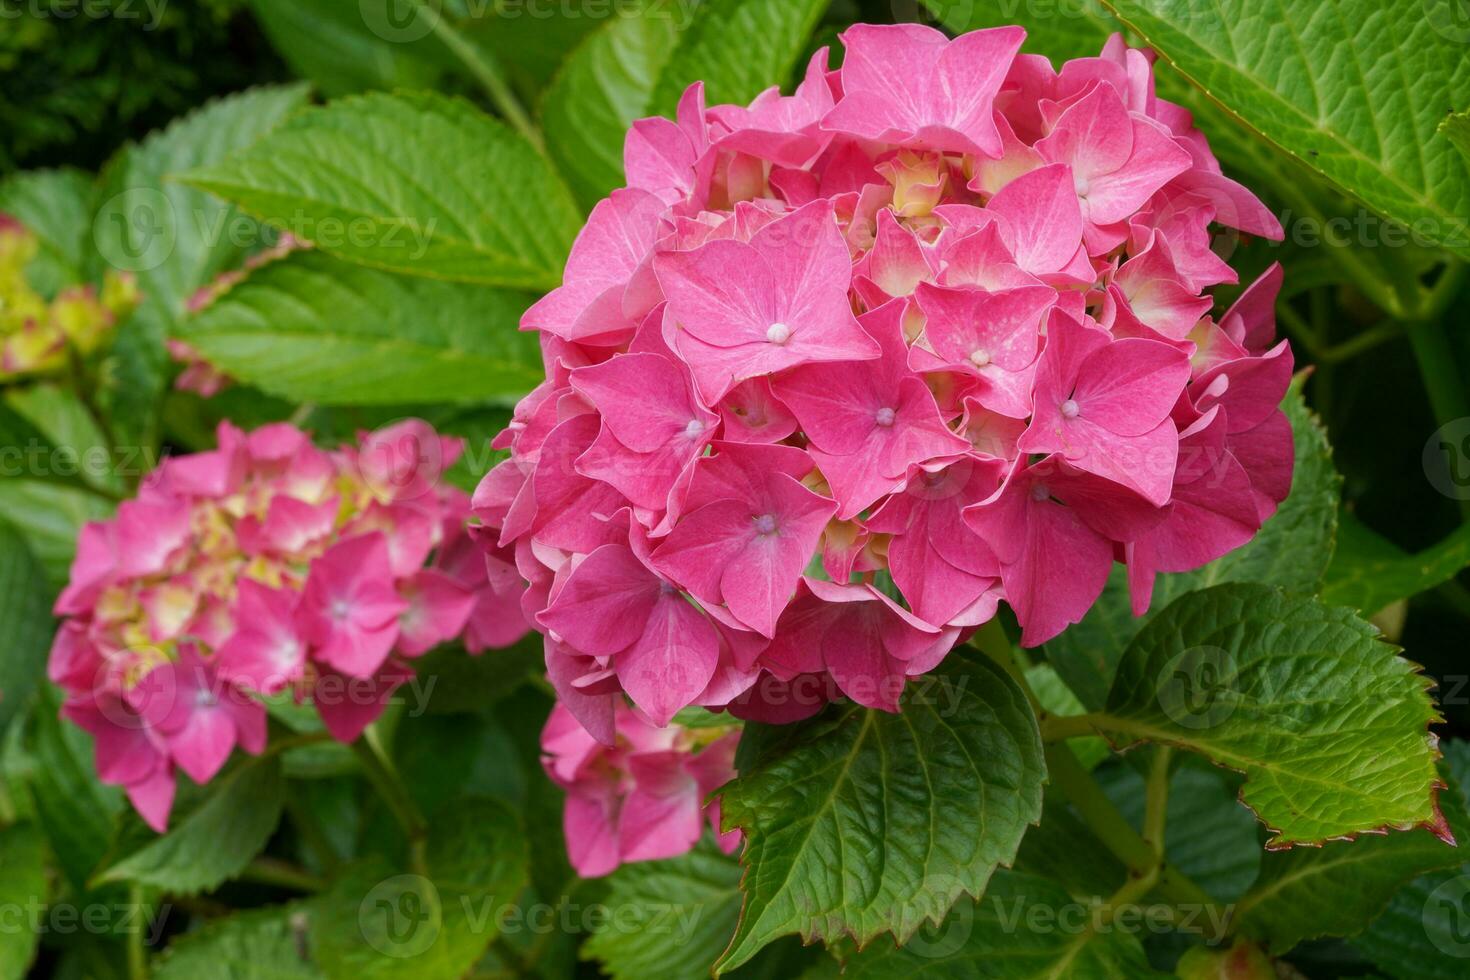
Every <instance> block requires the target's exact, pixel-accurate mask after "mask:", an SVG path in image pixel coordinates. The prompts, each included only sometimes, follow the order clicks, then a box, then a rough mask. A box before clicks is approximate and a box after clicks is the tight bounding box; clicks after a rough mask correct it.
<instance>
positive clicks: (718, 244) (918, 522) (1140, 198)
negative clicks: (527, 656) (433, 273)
mask: <svg viewBox="0 0 1470 980" xmlns="http://www.w3.org/2000/svg"><path fill="white" fill-rule="evenodd" d="M1023 36H1024V32H1023V31H1022V30H1021V29H1019V28H1001V29H996V30H986V31H978V32H975V33H972V34H967V35H965V36H963V37H960V38H958V39H955V40H952V41H951V40H948V39H946V38H945V37H944V35H942V34H940V33H939V32H937V31H934V30H931V29H929V28H925V27H919V26H913V25H901V26H889V27H875V26H868V25H859V26H856V27H853V28H851V29H850V30H848V31H847V32H846V33H845V34H844V35H843V38H842V40H843V41H844V43H845V45H846V49H847V51H846V60H845V62H844V64H843V67H842V69H841V70H840V71H829V70H827V52H826V51H825V50H823V51H821V52H818V54H817V55H816V57H815V58H813V60H812V62H811V64H810V66H809V67H808V69H807V73H806V77H805V80H804V81H803V82H802V83H801V85H800V86H799V87H798V88H797V90H796V92H795V94H794V95H792V96H789V97H783V96H782V95H781V94H780V93H779V92H778V91H777V90H775V89H772V90H770V91H767V92H765V93H763V94H762V95H761V96H759V97H758V98H757V99H756V100H755V101H754V102H752V103H751V104H750V106H748V107H743V108H742V107H739V106H729V105H721V106H714V107H708V108H707V107H706V106H705V104H704V97H703V89H702V88H701V87H700V86H699V85H695V86H693V87H691V88H690V89H689V90H688V91H687V92H686V93H685V95H684V97H683V99H682V101H681V102H680V104H679V110H678V115H677V120H667V119H645V120H641V121H639V122H637V123H635V124H634V125H633V127H632V129H631V131H630V132H629V134H628V137H627V142H626V147H625V151H624V152H625V163H626V172H627V174H628V186H627V187H626V188H623V189H620V190H617V191H614V192H613V194H612V195H611V196H610V197H608V198H607V199H606V200H604V201H602V202H601V203H600V204H598V206H597V207H596V208H595V209H594V211H593V212H592V215H591V217H590V218H589V219H588V222H587V225H586V227H585V228H584V229H583V230H582V232H581V235H580V236H579V238H578V239H577V242H576V244H575V246H574V247H573V250H572V253H571V256H570V258H569V259H568V262H567V266H566V271H565V277H564V281H563V284H562V285H561V286H560V287H559V288H558V289H556V290H554V291H553V292H552V293H550V294H549V295H548V296H546V297H545V298H544V299H542V300H541V301H540V302H538V303H537V304H536V305H535V306H533V307H532V308H531V309H530V310H529V311H527V313H526V314H525V317H524V318H523V320H522V323H521V326H522V329H526V330H535V331H539V332H540V334H541V341H542V347H543V352H544V362H545V369H546V376H547V378H546V381H545V382H544V383H543V384H542V385H540V386H539V387H537V388H536V389H535V390H534V391H533V392H532V393H531V394H529V395H528V396H527V397H526V398H525V399H524V400H523V401H522V402H521V403H520V405H519V406H518V407H517V409H516V413H515V417H514V420H513V422H512V424H511V426H510V427H509V429H508V430H507V431H506V432H504V433H502V435H501V437H500V442H499V445H501V446H502V447H505V448H509V449H510V450H511V451H512V456H511V458H510V459H509V460H507V461H506V462H504V463H502V464H501V465H500V466H498V467H497V468H496V469H495V470H493V471H492V472H491V473H490V474H489V475H488V476H487V477H486V478H485V480H484V482H483V483H482V484H481V486H480V487H479V489H478V490H477V492H476V494H475V498H474V501H473V506H474V510H475V514H476V515H477V516H478V517H479V518H480V520H481V521H482V522H483V523H484V524H485V525H486V527H487V532H486V534H485V536H484V540H485V541H486V543H487V545H488V546H489V549H490V554H491V560H492V562H502V563H504V564H505V565H506V566H507V567H511V566H514V567H515V568H516V569H518V570H519V572H520V574H521V575H522V576H523V577H524V578H525V579H526V580H527V581H528V582H529V589H528V591H527V593H526V595H525V600H524V609H525V614H526V617H527V619H528V620H530V621H531V622H532V623H534V624H535V625H536V627H537V628H538V629H540V630H542V631H543V632H544V633H545V634H546V658H547V669H548V673H549V675H550V679H551V681H552V683H553V685H554V686H555V687H556V689H557V692H558V695H559V697H560V698H561V701H562V703H563V704H564V705H565V706H566V708H567V709H568V711H570V712H571V714H572V715H573V716H575V717H576V718H577V719H578V720H579V721H580V722H581V723H582V724H583V725H584V726H585V727H586V728H587V730H588V731H589V732H591V733H592V734H593V735H594V736H595V737H597V738H598V739H599V740H601V741H603V742H604V743H608V744H611V743H612V742H613V741H614V740H615V732H616V727H617V726H616V721H615V718H616V716H617V710H618V709H617V707H616V706H617V705H619V704H620V703H621V702H620V700H619V699H620V698H621V697H622V695H623V694H626V695H628V696H629V697H630V698H631V699H632V701H633V702H634V703H635V704H636V705H637V706H638V707H639V708H640V709H641V710H642V711H643V712H645V713H646V714H647V716H648V717H649V718H650V719H651V720H652V721H653V722H654V723H655V724H659V725H662V724H666V723H668V722H669V720H670V719H671V718H672V717H673V716H674V713H675V712H677V711H678V710H680V709H681V708H683V707H685V706H687V705H690V704H697V705H704V706H708V707H713V708H721V707H726V706H728V707H729V708H730V709H731V710H732V711H734V712H735V713H737V714H739V715H741V716H744V717H754V718H761V719H764V720H772V721H779V720H790V719H794V718H799V717H802V716H804V715H807V714H810V713H812V712H814V711H816V710H817V709H818V708H819V707H820V706H821V704H822V703H823V702H824V701H825V700H827V699H829V698H831V697H836V696H846V697H848V698H850V699H852V700H854V701H857V702H859V703H861V704H864V705H867V706H870V707H876V708H882V709H886V710H895V709H896V707H897V704H898V697H899V694H900V693H901V691H902V689H903V686H904V683H905V679H906V678H908V677H913V676H916V675H919V674H922V673H924V672H926V671H929V670H931V669H932V668H933V667H934V666H935V665H936V664H937V663H938V662H939V661H940V660H941V659H942V658H943V657H944V656H945V655H946V654H947V653H948V651H949V650H950V649H951V648H952V647H953V646H954V644H955V643H956V642H958V641H959V640H960V639H962V638H964V636H966V635H967V631H970V630H973V629H974V628H976V627H978V626H979V625H980V624H982V623H984V622H986V621H987V620H989V619H990V618H991V617H992V616H994V615H995V612H996V608H997V603H998V602H1000V601H1001V600H1004V601H1006V602H1008V603H1009V604H1010V606H1011V607H1012V608H1013V609H1014V611H1015V613H1016V615H1017V617H1018V618H1019V620H1020V622H1021V624H1022V627H1023V630H1024V635H1023V642H1024V643H1026V644H1027V645H1035V644H1038V643H1042V642H1044V641H1045V640H1047V639H1049V638H1051V637H1053V636H1055V635H1056V634H1057V633H1059V632H1060V631H1061V630H1062V629H1064V628H1065V627H1066V626H1067V625H1068V624H1070V623H1073V622H1076V621H1077V620H1078V619H1079V618H1081V616H1082V615H1083V614H1084V613H1086V612H1087V610H1088V608H1089V607H1090V606H1091V605H1092V604H1093V603H1094V602H1095V601H1096V599H1097V597H1098V595H1099V594H1100V593H1101V590H1102V588H1103V585H1104V583H1105V580H1106V579H1107V577H1108V574H1109V570H1110V568H1111V567H1112V565H1113V563H1114V561H1115V560H1116V561H1122V562H1124V563H1126V565H1127V569H1128V574H1129V577H1130V581H1131V583H1132V587H1133V597H1134V603H1135V607H1136V608H1137V609H1138V610H1140V611H1142V610H1143V609H1145V608H1146V607H1147V605H1148V603H1149V597H1150V594H1151V592H1152V587H1153V581H1154V577H1155V575H1156V574H1157V573H1158V572H1160V571H1164V572H1170V571H1183V570H1186V569H1191V568H1195V567H1198V566H1199V565H1201V564H1203V563H1205V562H1207V561H1210V560H1211V559H1214V558H1216V557H1218V556H1220V555H1222V554H1224V553H1226V552H1228V551H1230V550H1232V549H1234V548H1236V547H1239V546H1240V545H1242V544H1244V543H1245V542H1247V541H1248V540H1250V538H1251V537H1252V536H1253V535H1254V534H1255V532H1256V531H1257V530H1258V529H1259V527H1260V525H1261V523H1262V521H1264V520H1265V519H1266V518H1267V517H1269V516H1270V515H1271V514H1272V513H1273V512H1274V510H1275V508H1276V506H1277V504H1278V502H1279V501H1281V500H1282V499H1283V498H1284V497H1285V495H1286V493H1287V490H1288V489H1289V486H1290V483H1291V474H1292V436H1291V430H1290V427H1289V426H1288V424H1287V420H1286V418H1285V416H1284V414H1283V413H1282V412H1281V410H1280V403H1281V400H1282V398H1283V396H1284V394H1285V392H1286V388H1287V385H1288V383H1289V380H1290V376H1291V370H1292V357H1291V352H1290V350H1289V349H1288V348H1287V346H1286V345H1285V343H1282V344H1279V345H1276V346H1274V347H1273V346H1271V343H1272V335H1273V333H1274V321H1273V312H1272V310H1273V304H1274V299H1275V295H1276V292H1277V290H1278V288H1279V286H1280V271H1279V268H1277V267H1273V268H1272V269H1271V270H1269V271H1268V272H1267V273H1266V274H1265V275H1264V276H1262V278H1261V279H1260V280H1258V281H1257V282H1256V283H1255V284H1254V285H1252V286H1251V287H1250V288H1248V289H1247V290H1245V292H1244V293H1243V295H1242V296H1241V297H1240V299H1239V300H1238V301H1237V302H1236V303H1235V304H1234V306H1232V307H1231V308H1230V309H1229V310H1228V311H1227V312H1226V313H1225V314H1224V315H1223V316H1221V317H1220V318H1219V319H1218V320H1216V319H1212V318H1211V317H1210V315H1209V314H1210V312H1211V309H1212V305H1213V300H1212V299H1211V297H1210V296H1209V295H1208V294H1206V292H1205V291H1206V290H1207V289H1209V288H1210V287H1213V286H1215V285H1218V284H1221V283H1233V282H1236V281H1237V277H1236V275H1235V273H1234V272H1233V271H1232V270H1231V269H1230V267H1229V266H1228V265H1226V264H1225V262H1223V261H1222V260H1221V259H1220V258H1219V257H1218V256H1217V255H1216V254H1215V253H1214V252H1213V251H1212V250H1211V233H1210V227H1211V225H1219V226H1224V227H1228V228H1234V229H1238V230H1240V231H1243V232H1246V233H1248V234H1250V235H1258V236H1267V237H1273V238H1279V237H1280V236H1281V229H1280V225H1279V224H1278V223H1277V221H1276V220H1275V218H1274V217H1273V216H1272V215H1271V213H1270V212H1269V211H1268V210H1267V209H1266V208H1265V207H1264V206H1263V205H1262V204H1261V203H1260V202H1259V201H1258V200H1257V199H1256V198H1255V197H1254V196H1253V195H1252V194H1251V193H1250V192H1249V191H1247V190H1246V189H1245V188H1243V187H1241V186H1240V185H1239V184H1237V183H1235V182H1234V181H1232V180H1230V179H1229V178H1227V177H1225V176H1224V175H1223V174H1222V173H1221V171H1220V167H1219V164H1218V163H1217V162H1216V160H1215V158H1214V156H1213V155H1212V154H1211V153H1210V150H1209V147H1208V145H1207V143H1206V141H1205V138H1204V136H1203V135H1202V134H1201V133H1200V132H1199V131H1198V130H1196V129H1195V128H1194V127H1193V125H1192V123H1191V119H1190V116H1189V114H1188V113H1187V112H1186V111H1185V110H1184V109H1182V108H1181V107H1179V106H1177V105H1173V104H1171V103H1169V102H1166V101H1164V100H1163V99H1160V98H1158V97H1157V96H1156V95H1155V93H1154V88H1153V79H1152V69H1151V63H1150V61H1149V59H1148V57H1147V56H1146V55H1145V54H1144V53H1142V52H1140V51H1136V50H1130V49H1128V48H1127V47H1126V46H1125V45H1124V44H1123V42H1122V40H1121V39H1120V38H1117V37H1115V38H1113V39H1112V40H1111V41H1110V42H1109V43H1108V44H1107V45H1106V47H1105V48H1104V50H1103V52H1102V54H1101V55H1100V56H1099V57H1096V58H1083V59H1079V60H1075V61H1070V62H1068V63H1066V64H1065V65H1063V66H1062V67H1061V69H1060V70H1059V71H1058V70H1054V69H1053V67H1052V65H1051V63H1050V62H1049V61H1047V60H1046V59H1045V58H1041V57H1037V56H1034V55H1020V54H1018V53H1017V52H1018V49H1019V47H1020V45H1021V41H1022V38H1023Z"/></svg>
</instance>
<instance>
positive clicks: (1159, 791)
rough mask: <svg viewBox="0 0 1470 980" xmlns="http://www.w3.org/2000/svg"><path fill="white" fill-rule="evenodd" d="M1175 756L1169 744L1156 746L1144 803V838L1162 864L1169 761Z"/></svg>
mask: <svg viewBox="0 0 1470 980" xmlns="http://www.w3.org/2000/svg"><path fill="white" fill-rule="evenodd" d="M1173 757H1174V750H1173V749H1171V748H1169V747H1168V746H1167V745H1159V746H1155V748H1154V758H1153V762H1152V764H1151V765H1150V766H1149V770H1148V782H1147V784H1146V788H1145V796H1144V804H1143V839H1144V841H1145V842H1146V843H1147V844H1148V845H1149V846H1150V847H1152V848H1153V851H1154V856H1155V857H1156V858H1157V859H1158V862H1159V864H1160V865H1162V864H1163V863H1164V831H1165V828H1166V827H1167V826H1168V819H1169V762H1170V761H1171V760H1172V759H1173Z"/></svg>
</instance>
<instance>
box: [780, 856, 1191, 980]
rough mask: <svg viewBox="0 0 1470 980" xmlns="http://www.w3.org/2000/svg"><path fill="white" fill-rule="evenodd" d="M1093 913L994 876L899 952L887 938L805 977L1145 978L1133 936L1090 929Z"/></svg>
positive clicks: (1024, 882) (1034, 884) (1058, 891)
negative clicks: (977, 893)
mask: <svg viewBox="0 0 1470 980" xmlns="http://www.w3.org/2000/svg"><path fill="white" fill-rule="evenodd" d="M1097 911H1098V910H1097V909H1096V908H1095V907H1094V906H1093V905H1092V904H1090V903H1086V902H1081V901H1078V900H1077V899H1075V898H1073V897H1072V896H1071V895H1069V894H1067V892H1066V890H1065V889H1063V888H1062V887H1061V886H1060V885H1058V884H1056V883H1055V882H1052V881H1047V880H1046V879H1045V878H1038V877H1035V876H1033V875H1026V874H1020V873H1019V872H1014V871H1000V872H997V873H996V875H995V877H994V878H992V879H991V881H990V887H989V888H988V889H986V891H985V896H984V897H983V898H981V899H980V900H979V901H978V902H974V903H971V902H969V901H967V900H962V901H961V902H960V904H958V905H956V906H955V909H954V911H953V912H951V913H950V915H949V918H948V919H947V920H945V922H944V923H943V925H941V926H939V927H937V928H933V927H929V928H925V929H924V930H922V931H921V932H919V934H918V935H917V936H915V937H914V939H913V940H911V941H910V942H909V943H907V944H906V945H905V946H903V948H901V949H895V948H894V946H893V942H892V940H891V939H889V938H888V937H886V936H885V937H883V938H882V939H880V940H878V941H877V942H875V943H874V944H873V945H872V947H871V948H869V949H865V950H864V951H863V952H861V953H858V954H856V955H853V956H851V957H848V958H847V962H846V964H845V966H844V968H843V969H842V970H841V971H840V972H839V971H838V970H837V968H836V967H832V968H829V969H827V970H826V971H820V970H819V971H817V972H815V973H813V974H810V975H809V976H811V977H813V978H814V980H815V978H816V977H822V978H827V977H831V978H833V980H836V978H839V977H840V978H841V980H910V978H916V977H917V978H933V980H941V978H942V980H1052V978H1062V977H1066V978H1072V980H1150V978H1156V977H1163V976H1164V974H1160V973H1157V972H1155V971H1154V970H1152V969H1151V968H1150V967H1149V965H1148V960H1147V959H1146V958H1145V957H1144V954H1143V947H1142V946H1140V945H1139V942H1138V938H1137V937H1136V936H1135V935H1133V934H1132V933H1130V932H1128V931H1126V930H1124V929H1121V928H1109V929H1106V930H1101V929H1095V928H1093V927H1092V926H1093V923H1094V922H1095V921H1096V920H1095V917H1096V915H1097Z"/></svg>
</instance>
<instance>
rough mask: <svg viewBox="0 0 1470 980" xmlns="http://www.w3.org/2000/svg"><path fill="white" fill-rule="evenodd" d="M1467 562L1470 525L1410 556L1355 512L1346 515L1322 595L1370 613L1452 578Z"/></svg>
mask: <svg viewBox="0 0 1470 980" xmlns="http://www.w3.org/2000/svg"><path fill="white" fill-rule="evenodd" d="M1466 566H1470V524H1466V525H1462V526H1460V527H1459V528H1456V529H1455V531H1453V532H1452V533H1451V534H1450V535H1448V536H1447V537H1446V538H1445V539H1444V540H1442V541H1440V542H1439V543H1438V544H1435V545H1433V546H1432V547H1429V548H1426V549H1425V550H1423V551H1421V552H1419V553H1417V554H1413V555H1411V554H1409V553H1408V552H1406V551H1404V550H1403V549H1402V548H1400V547H1398V546H1397V545H1395V544H1394V543H1393V542H1391V541H1389V540H1388V539H1387V538H1384V537H1383V536H1381V535H1379V534H1377V533H1376V532H1374V531H1373V530H1371V529H1370V528H1369V527H1368V526H1367V525H1365V524H1363V523H1362V522H1361V521H1359V520H1358V519H1357V518H1355V517H1353V516H1352V515H1351V514H1343V515H1342V519H1341V523H1340V525H1339V531H1338V538H1337V552H1336V553H1335V554H1334V555H1333V557H1332V564H1331V565H1330V566H1329V567H1328V569H1327V584H1326V586H1324V587H1323V589H1322V600H1323V601H1324V602H1330V603H1332V604H1333V605H1339V606H1352V607H1353V608H1355V609H1360V610H1362V611H1363V612H1365V613H1369V614H1372V613H1376V612H1378V611H1379V610H1380V609H1383V608H1384V607H1385V606H1387V605H1389V604H1390V603H1394V602H1397V601H1398V600H1400V599H1407V598H1409V597H1410V596H1413V595H1417V594H1418V593H1420V592H1423V591H1424V590H1426V589H1432V588H1434V587H1435V586H1436V585H1439V584H1441V583H1443V582H1448V581H1449V580H1450V579H1452V578H1454V577H1455V575H1457V574H1458V573H1459V572H1460V570H1461V569H1463V568H1465V567H1466Z"/></svg>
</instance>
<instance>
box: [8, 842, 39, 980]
mask: <svg viewBox="0 0 1470 980" xmlns="http://www.w3.org/2000/svg"><path fill="white" fill-rule="evenodd" d="M43 840H44V838H43V837H42V834H41V832H40V831H39V830H38V829H37V828H36V825H35V824H32V823H17V824H12V825H11V826H9V827H6V828H4V829H3V830H0V908H3V909H4V910H5V912H6V915H7V922H6V923H5V926H4V929H3V931H0V980H20V978H21V977H24V976H26V975H27V973H28V972H29V970H30V967H31V961H32V960H33V959H35V956H36V944H37V942H38V941H39V940H40V938H41V937H40V933H39V932H38V931H37V930H34V929H31V928H29V924H30V923H31V922H32V921H33V920H32V919H31V916H33V915H38V914H40V912H41V911H42V910H43V909H44V908H45V906H46V891H47V889H46V861H45V846H44V844H43Z"/></svg>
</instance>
